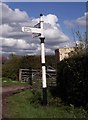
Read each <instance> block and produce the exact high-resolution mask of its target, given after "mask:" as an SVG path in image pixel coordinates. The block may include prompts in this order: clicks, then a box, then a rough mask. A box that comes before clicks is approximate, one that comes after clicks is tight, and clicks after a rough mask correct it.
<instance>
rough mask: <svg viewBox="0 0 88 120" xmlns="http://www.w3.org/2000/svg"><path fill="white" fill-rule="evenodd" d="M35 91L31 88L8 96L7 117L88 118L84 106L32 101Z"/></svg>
mask: <svg viewBox="0 0 88 120" xmlns="http://www.w3.org/2000/svg"><path fill="white" fill-rule="evenodd" d="M32 96H33V93H32V92H31V91H29V90H27V91H24V92H21V93H18V94H16V95H14V96H11V97H9V98H8V108H7V112H6V114H5V117H7V118H87V117H88V116H87V114H86V112H85V110H84V109H82V108H73V107H69V106H60V107H54V106H47V107H44V106H41V105H34V104H31V103H30V99H31V97H32Z"/></svg>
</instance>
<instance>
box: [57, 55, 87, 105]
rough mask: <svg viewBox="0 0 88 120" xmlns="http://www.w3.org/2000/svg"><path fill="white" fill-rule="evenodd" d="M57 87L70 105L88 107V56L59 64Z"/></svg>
mask: <svg viewBox="0 0 88 120" xmlns="http://www.w3.org/2000/svg"><path fill="white" fill-rule="evenodd" d="M57 70H58V71H57V87H58V89H59V95H60V97H61V98H62V99H63V100H64V101H65V102H66V103H68V104H73V105H75V106H85V107H87V106H88V55H85V56H79V57H74V58H70V59H65V60H63V61H61V62H60V63H59V64H58V69H57Z"/></svg>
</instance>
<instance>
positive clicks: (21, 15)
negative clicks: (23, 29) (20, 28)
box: [0, 3, 29, 24]
mask: <svg viewBox="0 0 88 120" xmlns="http://www.w3.org/2000/svg"><path fill="white" fill-rule="evenodd" d="M0 6H1V4H0ZM28 19H29V17H28V15H27V13H26V12H25V11H20V10H19V9H15V10H12V9H11V8H9V6H8V5H6V4H4V3H2V23H5V24H6V23H10V22H24V21H27V20H28Z"/></svg>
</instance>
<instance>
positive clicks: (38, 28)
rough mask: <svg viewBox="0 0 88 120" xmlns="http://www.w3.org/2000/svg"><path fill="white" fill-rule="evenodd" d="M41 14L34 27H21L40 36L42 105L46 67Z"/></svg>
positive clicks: (45, 101) (44, 99)
mask: <svg viewBox="0 0 88 120" xmlns="http://www.w3.org/2000/svg"><path fill="white" fill-rule="evenodd" d="M42 16H43V15H42V14H40V23H38V24H36V25H35V26H34V27H22V32H32V34H35V35H36V34H37V37H38V36H40V42H41V65H42V90H43V105H45V106H46V105H47V84H46V67H45V47H44V40H45V37H44V28H43V25H44V24H43V23H44V21H43V17H42Z"/></svg>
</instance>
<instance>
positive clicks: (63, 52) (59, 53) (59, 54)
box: [55, 48, 74, 63]
mask: <svg viewBox="0 0 88 120" xmlns="http://www.w3.org/2000/svg"><path fill="white" fill-rule="evenodd" d="M73 51H74V48H59V49H56V50H55V56H56V62H57V63H58V62H60V61H61V60H63V59H65V58H69V56H70V53H72V52H73Z"/></svg>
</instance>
